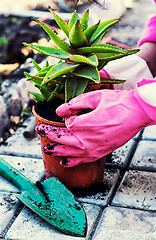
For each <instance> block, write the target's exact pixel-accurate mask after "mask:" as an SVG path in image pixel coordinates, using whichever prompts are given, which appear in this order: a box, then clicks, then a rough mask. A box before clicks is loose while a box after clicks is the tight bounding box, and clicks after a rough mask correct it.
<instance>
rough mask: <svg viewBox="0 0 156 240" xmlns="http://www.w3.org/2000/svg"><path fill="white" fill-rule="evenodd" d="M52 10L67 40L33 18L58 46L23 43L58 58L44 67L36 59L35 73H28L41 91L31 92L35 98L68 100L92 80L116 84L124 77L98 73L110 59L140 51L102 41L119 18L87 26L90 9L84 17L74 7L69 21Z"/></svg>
mask: <svg viewBox="0 0 156 240" xmlns="http://www.w3.org/2000/svg"><path fill="white" fill-rule="evenodd" d="M49 10H50V11H51V13H52V14H53V16H54V19H55V21H56V23H57V24H58V26H59V27H60V28H61V29H62V30H63V32H64V33H65V34H66V36H67V39H68V41H63V40H62V39H61V38H59V37H58V35H57V34H55V32H54V31H53V30H52V28H51V27H50V26H49V25H47V24H46V23H44V22H42V21H40V20H35V19H34V21H35V22H36V23H37V24H39V25H40V26H41V27H42V28H43V29H44V30H45V31H46V32H47V34H48V35H49V37H50V38H51V39H52V40H53V42H54V43H55V44H56V45H57V48H54V47H46V46H39V45H36V44H27V43H24V45H25V46H29V47H31V48H32V49H34V50H37V51H38V52H39V53H42V54H45V55H47V56H51V57H54V58H57V59H58V63H57V64H54V65H49V63H48V62H46V64H45V66H44V67H43V68H41V67H40V66H39V65H38V64H37V63H36V62H35V61H33V63H34V66H35V67H36V69H37V73H36V75H31V74H29V73H25V75H26V77H27V80H32V81H33V82H34V84H35V86H36V87H37V88H38V89H39V90H40V93H35V92H31V94H32V95H33V97H34V99H35V101H44V100H46V101H53V100H54V99H55V98H57V97H59V98H62V99H63V100H64V101H65V102H68V101H69V100H70V99H72V98H73V97H75V96H77V95H79V94H82V93H83V92H85V90H86V88H87V86H88V85H90V84H102V83H113V84H115V83H122V82H124V81H125V80H120V79H110V78H100V74H99V71H100V69H102V68H103V67H104V66H105V65H106V64H107V63H108V62H109V61H112V60H115V59H118V58H122V57H124V56H127V55H130V54H134V53H136V52H137V51H138V50H136V49H134V50H124V49H122V48H119V47H117V46H113V45H110V44H100V41H101V39H102V38H103V37H104V36H105V34H106V33H107V32H108V31H109V30H110V28H111V27H112V26H114V25H115V24H116V23H118V22H119V21H120V19H112V20H108V21H104V22H100V21H99V22H98V23H96V24H94V25H92V26H88V19H89V10H87V11H86V12H85V13H84V15H83V16H82V18H80V17H79V15H78V14H77V12H76V11H74V12H73V13H72V16H71V19H70V20H69V23H68V24H67V23H66V22H65V21H64V20H63V19H62V18H60V17H59V16H58V15H57V14H56V13H55V12H54V11H52V9H51V8H49Z"/></svg>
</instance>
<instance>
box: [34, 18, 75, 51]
mask: <svg viewBox="0 0 156 240" xmlns="http://www.w3.org/2000/svg"><path fill="white" fill-rule="evenodd" d="M34 21H35V22H36V23H37V24H39V25H40V26H41V27H42V28H43V29H44V30H45V31H46V32H47V33H48V35H49V37H50V38H51V39H52V40H53V42H54V43H55V44H56V45H57V46H58V47H59V48H61V49H62V50H64V51H66V52H69V53H73V50H72V49H71V47H70V45H69V44H68V43H67V42H65V41H63V40H62V39H61V38H59V37H58V35H57V34H55V33H54V31H53V30H52V29H51V28H50V27H48V26H47V24H45V23H43V22H41V21H39V20H36V19H35V20H34Z"/></svg>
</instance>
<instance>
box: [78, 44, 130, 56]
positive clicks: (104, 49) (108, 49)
mask: <svg viewBox="0 0 156 240" xmlns="http://www.w3.org/2000/svg"><path fill="white" fill-rule="evenodd" d="M78 51H79V52H81V53H84V54H86V53H127V51H126V50H124V49H122V48H119V47H116V46H113V45H110V44H99V45H94V46H91V47H82V48H79V49H78Z"/></svg>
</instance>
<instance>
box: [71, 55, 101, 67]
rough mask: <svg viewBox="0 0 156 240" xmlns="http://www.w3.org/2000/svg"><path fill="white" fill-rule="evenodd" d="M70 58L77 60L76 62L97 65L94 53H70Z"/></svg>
mask: <svg viewBox="0 0 156 240" xmlns="http://www.w3.org/2000/svg"><path fill="white" fill-rule="evenodd" d="M70 60H71V61H74V62H77V63H86V64H90V65H93V66H97V65H98V60H97V57H96V55H92V56H90V57H88V58H87V57H84V56H82V55H71V56H70Z"/></svg>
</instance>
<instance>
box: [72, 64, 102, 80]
mask: <svg viewBox="0 0 156 240" xmlns="http://www.w3.org/2000/svg"><path fill="white" fill-rule="evenodd" d="M73 74H75V75H76V76H79V77H82V78H87V79H89V80H92V81H93V82H95V83H100V74H99V71H98V69H97V67H94V66H90V65H85V66H84V67H82V68H81V69H79V70H75V71H74V72H73Z"/></svg>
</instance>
